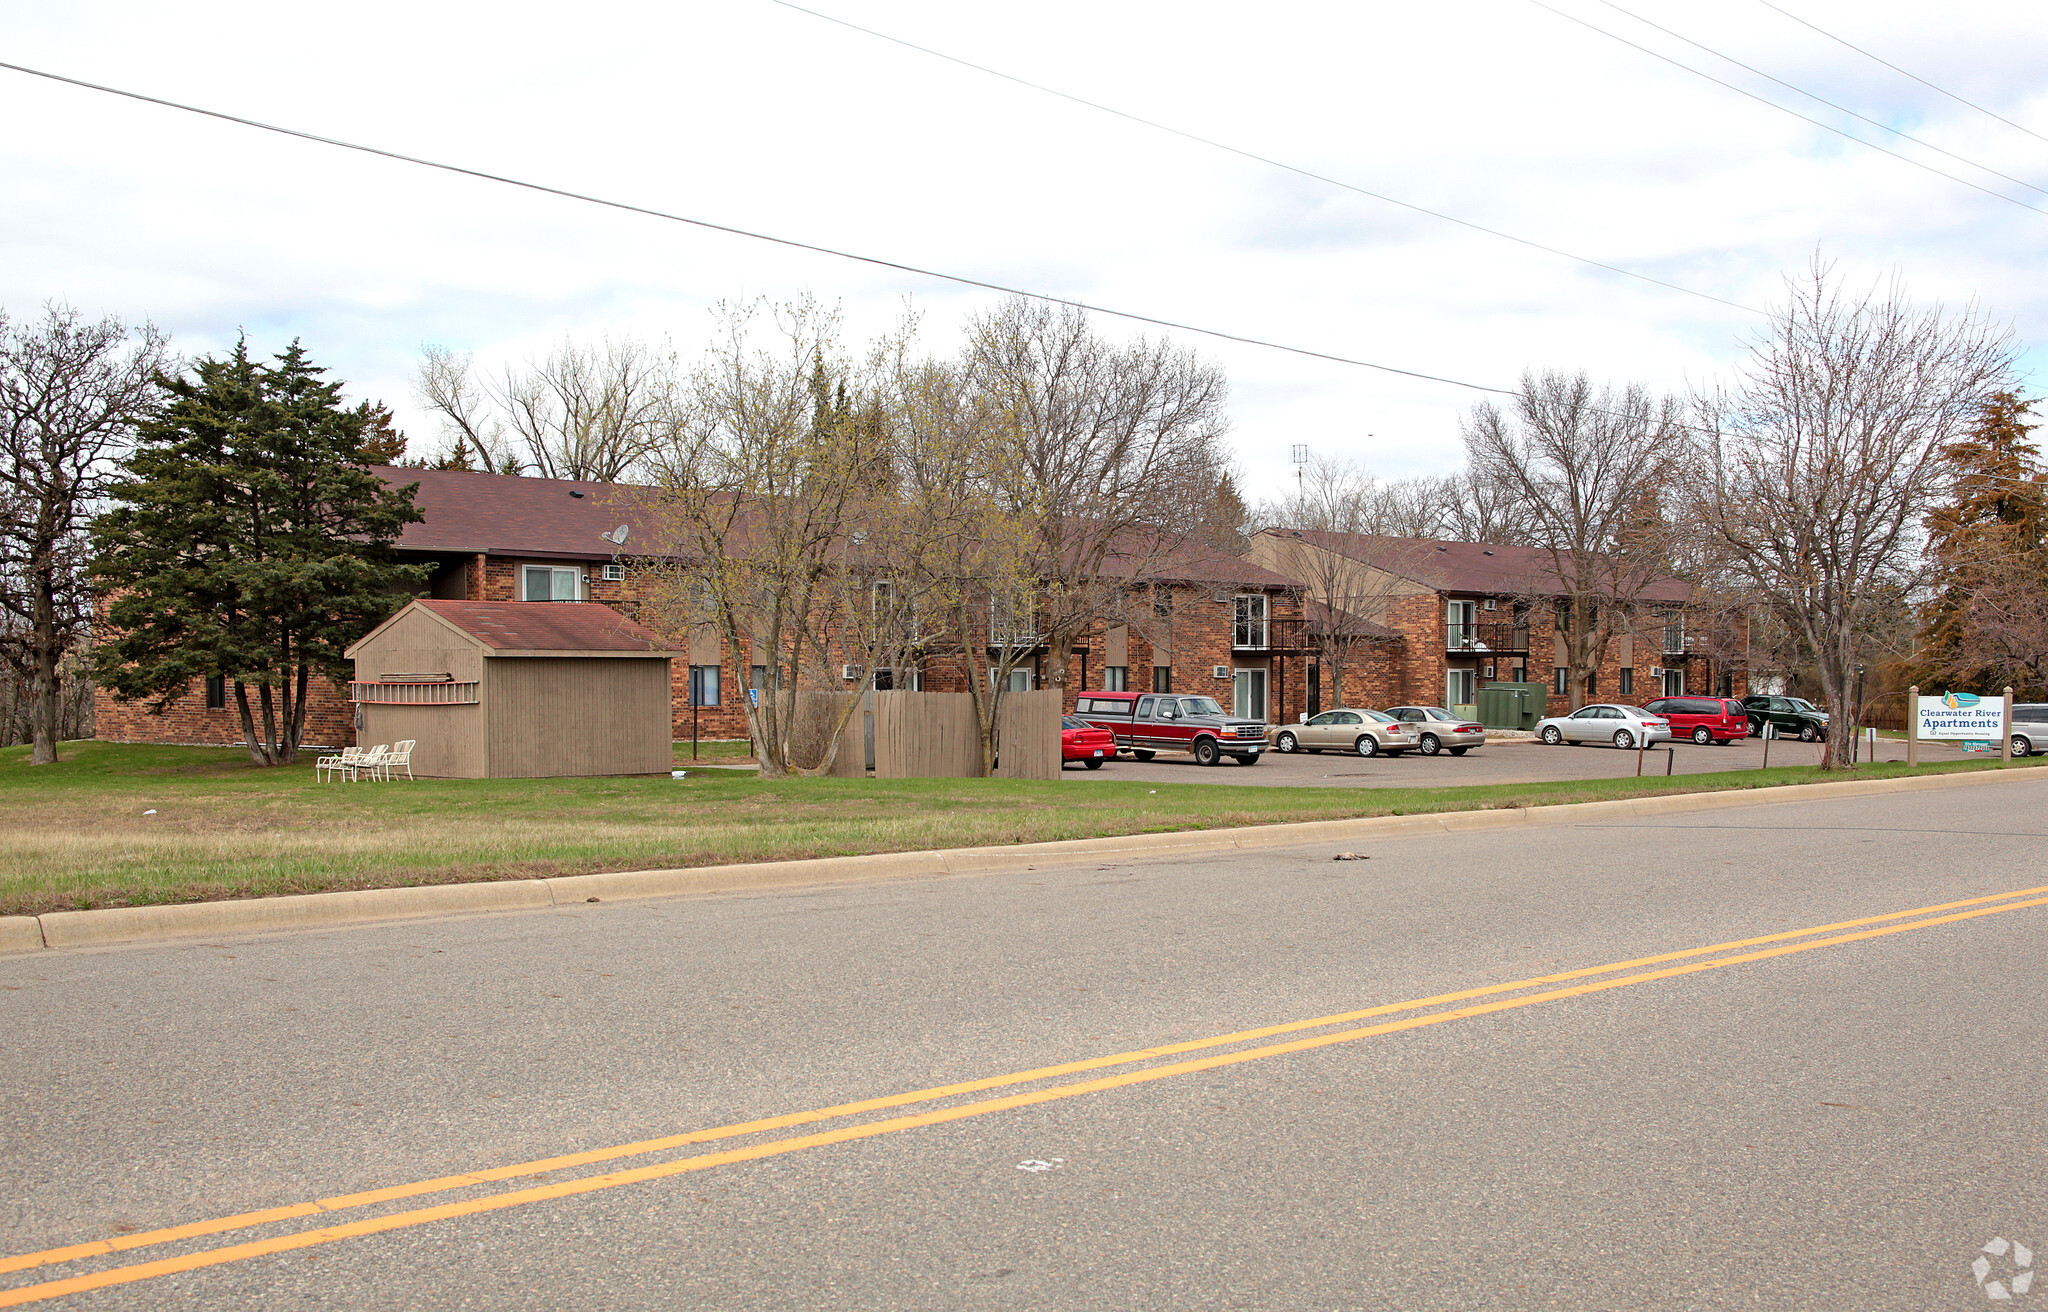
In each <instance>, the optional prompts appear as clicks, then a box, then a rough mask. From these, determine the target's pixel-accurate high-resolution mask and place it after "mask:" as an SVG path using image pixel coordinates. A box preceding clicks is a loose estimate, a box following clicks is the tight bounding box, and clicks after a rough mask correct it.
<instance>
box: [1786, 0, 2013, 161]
mask: <svg viewBox="0 0 2048 1312" xmlns="http://www.w3.org/2000/svg"><path fill="white" fill-rule="evenodd" d="M1757 3H1758V4H1760V5H1762V6H1763V7H1764V8H1766V9H1775V10H1777V11H1778V12H1779V13H1781V14H1783V15H1784V16H1785V17H1787V18H1789V19H1791V20H1792V21H1793V22H1795V23H1797V24H1799V25H1800V26H1801V27H1805V28H1811V29H1812V30H1813V31H1815V32H1818V33H1820V34H1821V35H1822V36H1824V37H1826V38H1827V39H1828V40H1830V41H1832V42H1834V43H1835V44H1836V45H1841V46H1848V48H1849V49H1851V50H1853V51H1855V52H1856V53H1857V54H1859V55H1861V56H1863V57H1864V58H1865V59H1872V60H1876V61H1877V62H1878V63H1880V64H1883V65H1884V66H1885V67H1886V68H1888V69H1890V70H1891V71H1892V72H1894V73H1897V74H1898V75H1899V76H1900V77H1909V78H1911V79H1913V80H1914V81H1915V82H1918V83H1919V84H1920V85H1921V86H1923V87H1926V88H1927V89H1928V90H1929V91H1937V92H1940V93H1941V94H1942V95H1944V96H1947V97H1948V98H1949V99H1950V100H1953V101H1955V102H1956V103H1957V104H1958V105H1967V106H1968V107H1969V108H1971V109H1974V110H1976V111H1977V112H1978V113H1979V114H1983V115H1986V116H1987V117H1990V118H1995V119H1997V120H1998V121H1999V122H2000V123H2003V124H2005V125H2006V126H2007V127H2009V128H2013V129H2016V130H2017V131H2020V132H2024V133H2026V134H2027V135H2028V136H2030V137H2032V138H2034V140H2036V141H2048V137H2044V136H2042V135H2041V134H2040V133H2038V132H2036V131H2034V130H2033V129H2032V128H2030V127H2028V126H2027V125H2026V124H2024V123H2015V122H2013V121H2012V120H2011V119H2009V118H2007V117H2006V116H2005V115H2003V114H2000V113H1997V112H1995V111H1993V110H1989V109H1986V108H1984V106H1982V105H1980V104H1978V103H1977V102H1976V101H1974V100H1965V99H1963V98H1962V97H1961V96H1959V95H1957V94H1956V93H1955V92H1953V91H1950V90H1949V89H1947V88H1946V87H1939V86H1936V85H1935V84H1934V83H1932V82H1929V81H1928V80H1927V79H1926V78H1924V77H1921V76H1920V75H1919V74H1918V73H1909V72H1907V71H1906V70H1905V69H1903V68H1900V67H1899V66H1898V65H1897V64H1894V63H1893V62H1892V61H1891V60H1889V59H1886V58H1884V57H1883V56H1881V55H1874V54H1872V53H1870V52H1869V51H1868V50H1865V49H1864V48H1863V47H1862V46H1859V45H1854V44H1851V43H1850V42H1848V41H1844V40H1843V39H1842V38H1841V37H1838V36H1836V35H1835V34H1834V33H1833V32H1830V31H1828V30H1827V29H1826V28H1824V27H1818V26H1816V25H1814V24H1812V23H1809V22H1807V21H1806V20H1805V19H1803V18H1801V17H1800V16H1799V15H1797V14H1795V13H1793V12H1792V11H1791V10H1789V9H1786V8H1784V7H1783V6H1781V5H1774V4H1772V3H1771V0H1757Z"/></svg>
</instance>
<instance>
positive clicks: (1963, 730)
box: [1916, 692, 2005, 743]
mask: <svg viewBox="0 0 2048 1312" xmlns="http://www.w3.org/2000/svg"><path fill="white" fill-rule="evenodd" d="M1916 714H1917V715H1918V717H1919V720H1920V736H1921V737H1922V738H1934V739H1949V740H1952V741H1953V740H1961V741H1979V742H1982V741H1990V742H1994V743H1995V742H1997V741H1999V740H2000V739H2002V738H2004V737H2005V698H2003V697H1978V696H1975V695H1973V694H1971V693H1967V692H1950V693H1943V694H1942V695H1941V696H1939V697H1922V698H1921V699H1920V705H1919V707H1918V710H1917V712H1916Z"/></svg>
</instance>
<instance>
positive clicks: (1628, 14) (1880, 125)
mask: <svg viewBox="0 0 2048 1312" xmlns="http://www.w3.org/2000/svg"><path fill="white" fill-rule="evenodd" d="M1600 3H1601V4H1603V5H1606V6H1607V7H1608V8H1609V9H1612V10H1613V11H1614V12H1615V13H1617V14H1620V15H1622V16H1623V17H1624V18H1633V19H1635V20H1636V21H1637V22H1638V23H1641V24H1642V25H1643V26H1645V27H1653V28H1655V29H1657V30H1658V31H1659V32H1662V33H1663V34H1664V35H1665V36H1668V37H1670V38H1672V39H1673V40H1675V41H1683V42H1685V44H1687V45H1689V46H1691V47H1692V48H1693V49H1695V50H1704V51H1706V52H1707V53H1708V54H1710V55H1712V56H1713V57H1714V58H1716V59H1720V60H1725V61H1726V62H1728V63H1730V64H1733V65H1735V67H1737V68H1739V69H1742V70H1743V71H1744V72H1747V73H1754V74H1756V75H1757V76H1758V77H1760V78H1763V79H1764V80H1765V81H1767V82H1775V83H1777V84H1778V85H1779V86H1781V87H1784V88H1785V89H1786V90H1787V91H1791V92H1795V93H1797V94H1799V95H1802V96H1805V97H1806V98H1807V99H1808V100H1811V101H1813V102H1814V103H1816V104H1821V105H1826V106H1827V107H1828V108H1829V109H1832V110H1834V111H1836V112H1837V113H1841V114H1847V115H1848V116H1849V117H1850V118H1853V119H1858V120H1860V121H1862V122H1864V123H1868V124H1869V125H1870V126H1872V127H1874V128H1876V129H1878V130H1879V131H1880V132H1889V133H1891V134H1892V135H1893V136H1895V137H1901V138H1904V139H1905V140H1907V141H1910V142H1912V143H1913V144H1914V145H1916V146H1924V147H1925V148H1927V149H1928V150H1931V151H1933V152H1935V153H1936V154H1938V155H1946V156H1948V157H1949V158H1950V159H1952V160H1954V161H1956V162H1957V163H1958V164H1967V165H1969V166H1970V167H1971V168H1973V169H1982V170H1983V171H1984V172H1986V173H1989V174H1990V175H1991V176H1992V177H1994V178H2004V179H2005V180H2006V181H2007V182H2010V183H2012V184H2014V185H2015V186H2020V187H2025V188H2026V189H2027V190H2029V191H2038V192H2040V193H2041V194H2042V195H2044V196H2048V187H2042V186H2037V185H2035V184H2034V183H2031V182H2028V181H2027V180H2026V179H2025V178H2016V177H2014V176H2013V175H2012V174H2010V173H2000V172H1999V171H1998V170H1997V169H1994V168H1992V167H1991V166H1990V165H1988V164H1979V163H1978V162H1977V161H1976V160H1973V159H1971V158H1969V157H1968V156H1966V155H1958V154H1956V153H1955V152H1954V151H1952V150H1946V149H1944V148H1942V147H1940V146H1937V145H1935V144H1934V143H1933V142H1931V141H1925V140H1922V139H1921V138H1919V137H1916V136H1914V135H1913V134H1912V133H1910V132H1901V131H1900V130H1899V129H1897V128H1895V127H1893V126H1891V125H1890V124H1889V123H1885V122H1882V121H1880V120H1878V119H1874V118H1872V117H1870V116H1869V115H1868V114H1859V113H1857V112H1856V111H1855V110H1853V109H1850V108H1849V107H1848V106H1847V105H1837V104H1836V103H1835V102H1834V101H1832V100H1829V99H1828V98H1827V97H1825V96H1817V95H1815V94H1814V93H1813V92H1811V91H1808V90H1807V89H1806V88H1805V87H1800V86H1794V85H1793V84H1792V83H1790V82H1787V81H1786V80H1785V79H1784V78H1781V77H1773V76H1772V75H1771V74H1769V73H1766V72H1764V71H1763V70H1762V69H1760V68H1757V67H1756V66H1754V65H1752V64H1745V63H1743V62H1742V61H1741V60H1739V59H1736V58H1735V57H1734V56H1732V55H1724V54H1722V53H1721V52H1720V51H1718V50H1716V49H1714V48H1713V47H1712V46H1707V45H1702V44H1700V43H1699V42H1697V41H1695V40H1693V39H1692V38H1691V37H1689V36H1686V35H1684V34H1683V33H1680V32H1674V31H1672V30H1671V29H1670V28H1668V27H1665V26H1664V25H1663V24H1662V23H1653V22H1651V21H1650V20H1649V19H1647V18H1645V17H1643V16H1642V15H1641V14H1638V13H1635V12H1634V11H1632V10H1628V9H1623V8H1622V7H1621V6H1620V5H1618V4H1615V3H1614V0H1600Z"/></svg>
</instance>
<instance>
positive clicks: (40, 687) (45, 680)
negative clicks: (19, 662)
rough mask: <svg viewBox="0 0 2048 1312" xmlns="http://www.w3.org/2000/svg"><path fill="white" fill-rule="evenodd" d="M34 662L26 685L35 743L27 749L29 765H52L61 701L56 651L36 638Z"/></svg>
mask: <svg viewBox="0 0 2048 1312" xmlns="http://www.w3.org/2000/svg"><path fill="white" fill-rule="evenodd" d="M39 636H40V635H39ZM34 661H35V673H34V677H33V678H32V680H31V684H30V688H29V732H30V734H31V735H32V737H33V739H34V743H35V745H34V746H33V747H31V748H30V749H29V764H30V765H55V764H56V763H57V731H58V709H59V705H60V700H61V699H60V698H59V696H58V693H59V691H60V689H59V687H58V678H57V652H56V650H55V648H54V647H53V646H52V645H51V644H49V643H46V642H42V641H38V642H37V643H36V651H35V654H34Z"/></svg>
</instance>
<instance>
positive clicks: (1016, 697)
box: [996, 688, 1062, 779]
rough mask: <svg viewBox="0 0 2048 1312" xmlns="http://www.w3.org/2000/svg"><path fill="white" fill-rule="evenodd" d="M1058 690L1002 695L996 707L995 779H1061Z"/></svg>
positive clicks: (1049, 689) (1046, 689) (1059, 695)
mask: <svg viewBox="0 0 2048 1312" xmlns="http://www.w3.org/2000/svg"><path fill="white" fill-rule="evenodd" d="M1061 697H1062V694H1061V692H1060V690H1059V689H1057V688H1043V689H1040V690H1039V691H1037V692H1011V693H1005V694H1003V704H1002V705H1001V706H1000V707H999V708H997V712H996V726H997V729H998V736H997V749H996V755H997V757H998V760H997V763H996V777H997V778H999V779H1057V778H1059V777H1060V765H1061V761H1060V701H1061Z"/></svg>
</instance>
